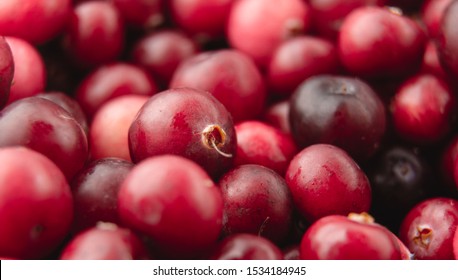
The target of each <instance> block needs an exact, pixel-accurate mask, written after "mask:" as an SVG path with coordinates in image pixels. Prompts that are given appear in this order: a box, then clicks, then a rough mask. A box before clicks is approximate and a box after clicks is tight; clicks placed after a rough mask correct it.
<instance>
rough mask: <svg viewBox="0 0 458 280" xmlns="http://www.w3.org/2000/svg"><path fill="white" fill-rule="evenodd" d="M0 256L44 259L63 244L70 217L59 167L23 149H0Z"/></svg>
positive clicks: (68, 195) (70, 205) (67, 192)
mask: <svg viewBox="0 0 458 280" xmlns="http://www.w3.org/2000/svg"><path fill="white" fill-rule="evenodd" d="M0 162H2V163H3V164H2V168H0V228H1V229H2V230H1V231H0V255H1V256H7V257H11V258H18V259H31V258H44V257H46V256H48V254H49V253H50V252H51V251H52V250H54V249H55V248H56V247H57V246H58V245H60V243H61V242H62V241H63V239H64V237H65V236H66V235H67V233H68V231H69V228H70V224H71V222H72V216H73V203H72V195H71V192H70V187H69V186H68V183H67V181H66V179H65V177H64V175H63V174H62V172H61V171H60V170H59V168H58V167H57V166H56V165H55V164H54V163H53V162H52V161H50V160H49V159H48V158H46V157H45V156H43V155H41V154H39V153H37V152H35V151H32V150H30V149H27V148H24V147H8V148H0Z"/></svg>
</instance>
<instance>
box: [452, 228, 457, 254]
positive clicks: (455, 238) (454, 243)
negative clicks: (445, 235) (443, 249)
mask: <svg viewBox="0 0 458 280" xmlns="http://www.w3.org/2000/svg"><path fill="white" fill-rule="evenodd" d="M453 254H454V256H455V260H458V229H457V230H455V236H454V237H453Z"/></svg>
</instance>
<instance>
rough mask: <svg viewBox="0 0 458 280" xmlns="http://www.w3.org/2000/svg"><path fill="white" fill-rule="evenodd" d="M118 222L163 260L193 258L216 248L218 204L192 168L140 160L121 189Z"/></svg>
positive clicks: (178, 160) (167, 158)
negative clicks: (138, 234) (135, 232)
mask: <svg viewBox="0 0 458 280" xmlns="http://www.w3.org/2000/svg"><path fill="white" fill-rule="evenodd" d="M118 207H119V214H120V217H121V220H122V221H123V223H124V224H126V225H128V226H129V227H131V228H132V229H135V230H138V231H140V232H143V233H145V234H147V235H148V236H150V237H151V239H152V242H153V243H154V245H155V246H157V248H158V250H159V251H160V252H162V253H163V254H164V255H166V256H169V257H170V256H171V257H178V258H180V257H185V258H189V257H190V256H195V255H196V254H198V251H200V252H202V251H204V250H205V248H209V247H210V246H212V245H213V244H215V243H216V241H217V238H218V236H219V234H220V232H221V229H222V216H223V200H222V198H221V193H220V190H219V189H218V188H217V187H216V185H215V183H214V182H213V181H212V179H211V178H210V177H209V176H208V175H207V174H206V173H205V171H204V170H203V169H202V168H201V167H200V166H199V165H197V164H196V163H194V162H192V161H190V160H188V159H185V158H182V157H179V156H175V155H163V156H156V157H152V158H149V159H146V160H144V161H142V162H140V163H139V164H137V165H136V166H135V167H134V168H133V169H132V171H131V172H130V173H129V174H128V175H127V178H126V179H125V180H124V182H123V183H122V184H121V189H120V190H119V194H118Z"/></svg>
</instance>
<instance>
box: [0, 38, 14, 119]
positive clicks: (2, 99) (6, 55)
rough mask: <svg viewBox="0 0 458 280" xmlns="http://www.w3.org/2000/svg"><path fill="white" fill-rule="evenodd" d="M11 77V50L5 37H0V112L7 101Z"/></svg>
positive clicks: (12, 64) (12, 67)
mask: <svg viewBox="0 0 458 280" xmlns="http://www.w3.org/2000/svg"><path fill="white" fill-rule="evenodd" d="M13 75H14V60H13V54H12V53H11V48H10V46H9V45H8V43H7V42H6V40H5V37H0V110H1V109H2V108H3V106H5V104H6V102H7V101H8V99H9V96H10V88H11V83H12V81H13Z"/></svg>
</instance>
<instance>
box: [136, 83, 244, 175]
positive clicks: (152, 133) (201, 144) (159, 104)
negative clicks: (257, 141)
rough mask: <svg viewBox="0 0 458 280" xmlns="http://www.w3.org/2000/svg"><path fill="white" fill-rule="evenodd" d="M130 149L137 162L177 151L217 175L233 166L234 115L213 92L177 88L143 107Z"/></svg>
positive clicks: (234, 149)
mask: <svg viewBox="0 0 458 280" xmlns="http://www.w3.org/2000/svg"><path fill="white" fill-rule="evenodd" d="M129 148H130V156H131V158H132V160H133V162H140V161H142V160H144V159H146V158H148V157H151V156H155V155H162V154H175V155H180V156H183V157H186V158H189V159H191V160H193V161H195V162H197V163H198V164H200V165H201V166H202V167H203V168H204V169H205V170H206V171H207V172H208V173H209V174H210V175H211V176H212V177H214V178H216V177H218V176H220V175H221V174H223V173H224V172H225V171H227V170H228V169H229V168H231V167H232V165H233V161H234V156H235V153H236V149H237V139H236V136H235V129H234V124H233V121H232V118H231V115H230V114H229V112H228V111H227V110H226V108H225V107H224V106H223V105H222V104H221V103H220V102H219V101H218V100H216V99H215V98H214V97H213V96H212V95H211V94H210V93H208V92H204V91H200V90H196V89H192V88H177V89H170V90H167V91H163V92H161V93H158V94H156V95H154V96H152V97H151V98H150V99H149V100H148V101H147V102H146V103H145V105H144V106H143V107H142V108H141V109H140V111H139V112H138V114H137V117H136V118H135V120H134V121H133V122H132V125H131V127H130V129H129Z"/></svg>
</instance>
